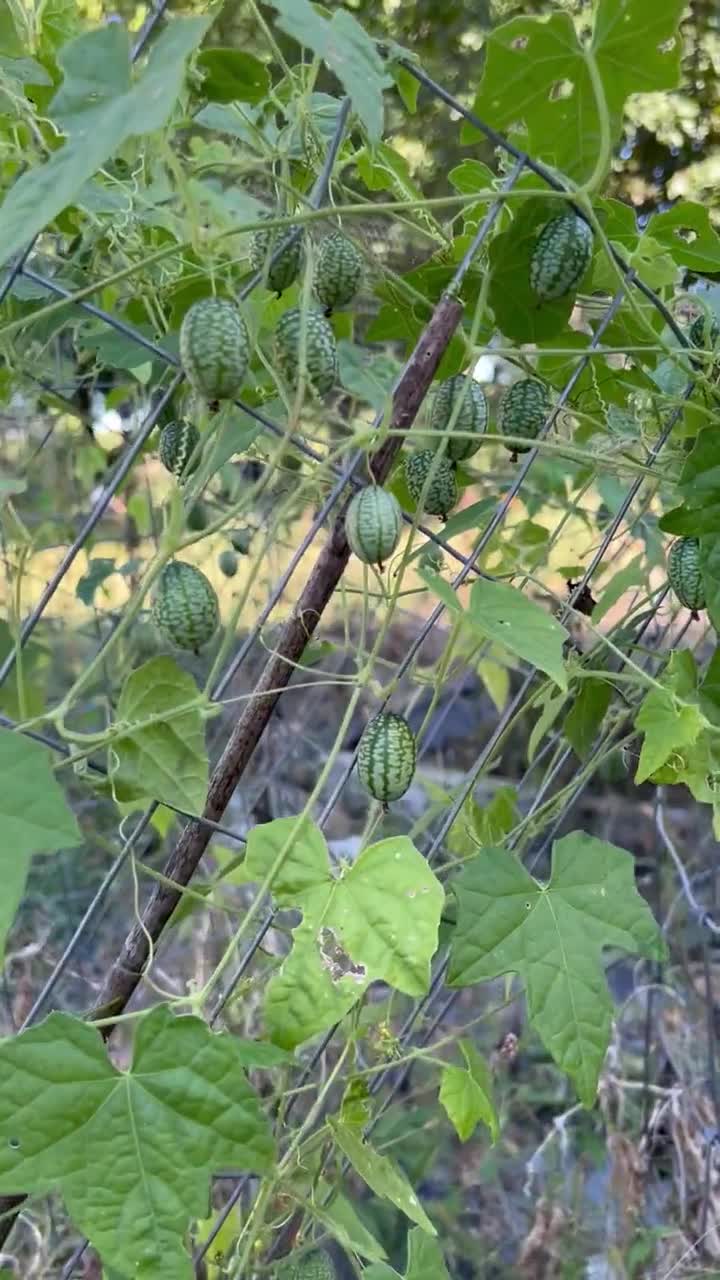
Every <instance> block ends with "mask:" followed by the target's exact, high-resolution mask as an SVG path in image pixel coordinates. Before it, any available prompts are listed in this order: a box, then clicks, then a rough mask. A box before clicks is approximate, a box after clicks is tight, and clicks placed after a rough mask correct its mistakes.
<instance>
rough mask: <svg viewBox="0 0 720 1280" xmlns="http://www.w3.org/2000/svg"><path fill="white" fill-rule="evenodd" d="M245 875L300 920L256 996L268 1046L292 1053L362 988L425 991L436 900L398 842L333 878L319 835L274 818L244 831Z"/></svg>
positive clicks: (416, 859)
mask: <svg viewBox="0 0 720 1280" xmlns="http://www.w3.org/2000/svg"><path fill="white" fill-rule="evenodd" d="M245 869H246V871H247V874H248V877H250V878H252V879H254V880H257V881H261V882H263V883H267V882H268V881H269V883H270V885H271V892H272V895H273V898H274V899H275V902H276V903H277V905H278V906H279V907H282V908H289V907H294V908H298V909H299V910H301V911H302V913H303V918H302V922H301V923H300V924H299V925H298V926H297V928H296V929H295V930H294V931H293V947H292V950H291V952H290V954H289V956H288V957H287V959H286V960H285V962H284V964H283V966H282V968H281V970H280V972H279V973H278V974H276V975H275V977H273V979H272V980H271V982H270V983H269V986H268V989H267V993H266V1004H265V1014H266V1018H267V1022H268V1028H269V1030H270V1034H271V1038H272V1039H273V1040H274V1041H275V1042H276V1043H277V1044H280V1045H282V1046H283V1047H284V1048H292V1047H294V1046H295V1045H298V1044H302V1043H303V1042H304V1041H305V1040H307V1039H309V1038H310V1037H311V1036H313V1035H317V1034H318V1033H319V1032H320V1031H323V1030H324V1029H325V1028H326V1027H328V1026H332V1024H333V1022H335V1021H337V1019H338V1018H340V1017H342V1016H343V1015H344V1014H345V1013H346V1012H347V1011H348V1009H350V1008H351V1007H352V1005H353V1004H355V1002H356V1001H357V1000H358V999H359V997H360V996H361V995H362V993H363V992H364V991H365V990H366V988H367V986H368V984H369V983H370V982H375V981H382V982H387V983H388V985H389V986H392V987H395V988H396V990H398V991H403V992H405V993H406V994H407V995H413V996H418V995H422V994H423V992H425V991H426V990H427V987H428V983H429V978H430V960H431V958H432V956H433V955H434V953H435V950H436V948H437V938H438V927H439V923H440V913H441V911H442V904H443V899H444V894H443V891H442V888H441V886H440V883H439V881H438V880H437V879H436V877H435V876H434V874H433V872H432V871H431V870H430V868H429V867H428V865H427V862H426V860H425V859H424V858H423V857H422V855H421V854H420V853H419V852H418V850H417V849H416V848H415V846H414V845H413V844H412V843H411V841H410V840H408V839H407V837H405V836H394V837H391V838H390V839H388V840H381V841H379V843H377V844H374V845H370V846H369V847H368V848H367V849H364V850H363V851H362V853H361V854H360V855H359V857H358V858H357V860H356V861H355V862H354V863H353V865H352V866H350V867H347V868H343V869H342V871H341V873H340V875H339V876H334V875H333V874H332V871H331V868H330V861H329V855H328V850H327V845H326V843H325V838H324V836H323V835H322V832H321V831H319V829H318V828H317V827H315V826H314V825H313V823H311V822H310V821H309V820H308V819H305V820H304V821H303V822H299V820H298V819H297V818H277V819H276V820H275V821H274V822H268V823H264V824H262V825H261V826H258V827H254V828H253V830H252V831H251V832H250V835H249V836H248V846H247V855H246V862H245Z"/></svg>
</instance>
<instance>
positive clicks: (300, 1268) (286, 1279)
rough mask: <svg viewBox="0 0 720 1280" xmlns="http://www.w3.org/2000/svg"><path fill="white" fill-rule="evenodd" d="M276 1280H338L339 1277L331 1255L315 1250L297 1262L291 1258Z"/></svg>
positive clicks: (278, 1273) (285, 1263) (281, 1268)
mask: <svg viewBox="0 0 720 1280" xmlns="http://www.w3.org/2000/svg"><path fill="white" fill-rule="evenodd" d="M276 1280H337V1276H336V1271H335V1267H334V1264H333V1261H332V1258H331V1257H330V1254H329V1253H326V1252H325V1250H324V1249H315V1250H313V1252H312V1253H306V1254H305V1256H304V1257H302V1258H298V1260H297V1262H293V1260H292V1259H291V1258H289V1259H288V1260H287V1261H286V1262H284V1263H283V1264H282V1266H281V1267H280V1270H279V1271H278V1272H277V1273H276Z"/></svg>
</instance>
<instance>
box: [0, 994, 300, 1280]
mask: <svg viewBox="0 0 720 1280" xmlns="http://www.w3.org/2000/svg"><path fill="white" fill-rule="evenodd" d="M134 1025H135V1041H134V1054H133V1062H132V1067H131V1068H130V1069H129V1070H128V1071H118V1070H117V1069H116V1068H115V1067H114V1066H113V1065H112V1063H111V1062H110V1061H109V1059H108V1056H107V1051H106V1049H105V1047H104V1045H103V1041H102V1038H101V1036H100V1034H99V1032H98V1031H97V1030H95V1029H94V1028H93V1027H90V1026H88V1025H87V1024H86V1023H84V1022H81V1021H80V1020H79V1019H77V1018H73V1017H70V1016H69V1015H68V1014H64V1013H51V1014H50V1016H49V1017H48V1018H46V1019H45V1021H44V1022H42V1023H41V1024H40V1025H39V1026H36V1027H31V1028H30V1030H28V1031H24V1032H23V1033H22V1034H21V1035H19V1036H15V1037H14V1038H12V1039H6V1040H4V1041H2V1043H0V1071H1V1072H2V1078H3V1089H2V1097H1V1098H0V1191H2V1192H3V1193H8V1192H12V1191H16V1190H17V1188H18V1187H23V1188H24V1189H25V1190H26V1191H28V1192H31V1193H33V1194H35V1195H47V1194H49V1193H50V1192H51V1191H57V1190H59V1191H60V1193H61V1194H62V1196H63V1198H64V1200H65V1203H66V1205H67V1209H68V1212H69V1214H70V1216H71V1218H72V1219H73V1221H74V1222H75V1224H76V1226H77V1227H78V1228H79V1229H80V1230H81V1231H84V1232H85V1233H86V1234H87V1235H88V1236H89V1238H90V1240H91V1242H92V1244H93V1245H94V1246H95V1248H96V1249H97V1250H98V1252H99V1253H100V1255H101V1257H102V1259H103V1261H104V1262H107V1263H108V1264H109V1265H110V1266H112V1267H116V1268H117V1269H118V1270H119V1271H120V1273H121V1274H122V1275H132V1276H138V1277H141V1278H142V1277H145V1278H146V1280H150V1277H152V1280H191V1277H192V1276H193V1274H194V1271H193V1265H192V1261H191V1258H190V1255H189V1254H188V1253H187V1251H186V1249H185V1246H184V1238H185V1236H186V1233H187V1230H188V1227H189V1226H190V1223H191V1221H192V1219H193V1218H197V1217H202V1216H203V1215H204V1214H205V1213H206V1212H207V1204H208V1195H209V1191H210V1176H211V1174H212V1173H213V1172H214V1171H215V1170H219V1169H221V1168H226V1167H230V1168H233V1169H247V1170H250V1171H252V1172H253V1173H264V1172H265V1171H266V1170H269V1169H271V1168H272V1167H273V1161H274V1155H275V1152H274V1143H273V1139H272V1136H271V1133H270V1128H269V1125H268V1121H267V1118H266V1116H265V1115H264V1113H263V1110H262V1107H261V1106H260V1103H259V1101H258V1099H257V1097H256V1096H255V1094H254V1092H253V1090H252V1089H251V1088H250V1086H249V1084H248V1083H247V1081H246V1079H245V1075H244V1072H243V1067H244V1064H245V1060H246V1055H245V1049H244V1042H241V1043H238V1042H236V1040H235V1038H234V1037H233V1036H231V1035H228V1034H225V1033H223V1034H221V1035H217V1034H214V1033H213V1032H211V1031H210V1029H209V1028H208V1027H207V1026H206V1024H205V1023H204V1022H203V1021H201V1019H199V1018H193V1017H187V1018H184V1017H181V1018H176V1017H174V1016H173V1015H172V1014H171V1013H170V1011H169V1010H168V1008H167V1007H166V1006H164V1005H159V1006H158V1007H157V1008H155V1009H153V1010H151V1011H150V1013H147V1014H145V1015H143V1017H142V1018H141V1019H140V1021H139V1022H136V1023H135V1024H134ZM88 1170H92V1177H88Z"/></svg>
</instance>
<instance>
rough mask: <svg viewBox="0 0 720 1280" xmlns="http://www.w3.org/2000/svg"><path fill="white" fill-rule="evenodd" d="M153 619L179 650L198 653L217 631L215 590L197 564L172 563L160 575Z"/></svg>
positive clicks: (177, 561)
mask: <svg viewBox="0 0 720 1280" xmlns="http://www.w3.org/2000/svg"><path fill="white" fill-rule="evenodd" d="M151 616H152V620H153V622H154V623H155V626H156V627H157V629H158V631H160V632H161V634H162V635H163V636H165V638H166V639H167V640H170V641H171V642H172V643H173V644H174V645H177V647H178V649H193V650H194V651H195V652H196V653H197V652H198V650H200V649H201V648H202V646H203V645H204V644H207V642H208V640H210V639H212V637H213V635H214V634H215V631H216V630H217V625H218V618H219V609H218V600H217V596H216V594H215V589H214V587H213V585H212V583H211V582H209V581H208V579H207V578H206V577H205V574H204V573H203V572H202V571H201V570H200V569H196V568H195V565H194V564H188V563H187V562H186V561H185V560H170V561H168V563H167V564H166V565H165V567H164V569H163V571H162V573H161V574H160V579H159V582H158V585H157V588H156V591H155V598H154V600H153V605H152V611H151Z"/></svg>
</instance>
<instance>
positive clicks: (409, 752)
mask: <svg viewBox="0 0 720 1280" xmlns="http://www.w3.org/2000/svg"><path fill="white" fill-rule="evenodd" d="M416 754H417V752H416V747H415V736H414V734H413V732H412V729H411V728H410V725H409V724H408V722H407V720H404V719H403V717H402V716H399V715H397V714H396V713H395V712H394V711H382V712H381V713H380V715H377V716H375V718H374V719H373V720H371V721H370V723H369V724H368V725H367V728H366V729H365V732H364V733H363V735H362V738H361V739H360V746H359V748H358V760H357V770H358V776H359V778H360V781H361V782H362V784H363V786H364V787H365V790H366V791H369V792H370V795H371V796H373V797H374V798H375V800H379V801H380V802H381V804H388V803H389V802H390V801H391V800H399V799H400V796H403V795H404V794H405V792H406V791H407V789H408V787H409V786H410V783H411V782H412V780H413V776H414V774H415V759H416Z"/></svg>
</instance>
